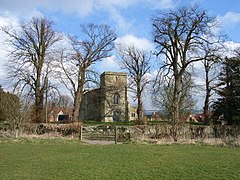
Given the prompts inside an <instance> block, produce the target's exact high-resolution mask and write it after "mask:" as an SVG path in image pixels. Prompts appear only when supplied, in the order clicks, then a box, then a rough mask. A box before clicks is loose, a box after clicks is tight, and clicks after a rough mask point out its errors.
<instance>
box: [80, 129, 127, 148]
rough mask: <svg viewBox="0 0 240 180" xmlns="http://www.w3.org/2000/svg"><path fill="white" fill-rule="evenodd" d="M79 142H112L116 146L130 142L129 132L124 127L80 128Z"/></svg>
mask: <svg viewBox="0 0 240 180" xmlns="http://www.w3.org/2000/svg"><path fill="white" fill-rule="evenodd" d="M81 140H83V141H84V140H90V141H93V140H94V141H113V142H115V144H117V143H118V142H126V141H130V131H129V130H128V129H127V128H126V127H124V126H107V125H99V126H82V127H81Z"/></svg>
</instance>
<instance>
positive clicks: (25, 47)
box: [1, 17, 60, 122]
mask: <svg viewBox="0 0 240 180" xmlns="http://www.w3.org/2000/svg"><path fill="white" fill-rule="evenodd" d="M1 30H2V31H3V32H5V33H6V34H7V35H9V37H10V39H9V40H8V41H7V42H8V44H9V45H10V46H11V48H10V54H9V63H8V65H9V76H10V77H11V78H13V79H14V81H13V82H14V87H15V88H20V90H21V92H26V94H27V95H30V96H32V97H33V98H34V119H33V121H34V122H42V120H43V119H42V112H43V102H44V93H45V91H46V89H47V84H48V83H47V81H48V76H49V73H50V72H51V61H52V58H51V57H52V52H54V51H53V45H54V44H55V43H57V42H58V41H59V40H60V37H59V36H58V34H57V33H56V32H55V31H54V30H53V23H52V21H50V20H48V19H46V18H42V17H33V18H32V19H31V20H29V21H26V22H23V23H21V24H20V26H19V27H18V28H16V29H13V28H11V27H3V28H1Z"/></svg>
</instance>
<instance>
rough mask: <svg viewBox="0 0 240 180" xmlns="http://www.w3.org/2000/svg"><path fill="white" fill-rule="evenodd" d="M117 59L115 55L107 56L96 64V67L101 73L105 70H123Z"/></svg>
mask: <svg viewBox="0 0 240 180" xmlns="http://www.w3.org/2000/svg"><path fill="white" fill-rule="evenodd" d="M115 59H116V57H115V56H110V57H108V58H105V59H103V60H102V61H101V62H99V63H97V64H96V65H95V68H96V69H97V70H98V71H99V72H100V73H102V72H103V71H121V68H120V66H119V65H118V63H117V61H116V60H115Z"/></svg>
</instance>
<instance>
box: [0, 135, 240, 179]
mask: <svg viewBox="0 0 240 180" xmlns="http://www.w3.org/2000/svg"><path fill="white" fill-rule="evenodd" d="M239 167H240V149H239V148H231V147H219V146H201V145H140V144H119V145H105V146H103V145H84V144H82V143H80V142H78V141H70V140H68V141H64V140H31V141H30V140H26V139H21V140H16V141H5V140H2V141H0V178H1V179H89V180H90V179H91V180H92V179H240V168H239Z"/></svg>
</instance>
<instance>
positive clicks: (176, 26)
mask: <svg viewBox="0 0 240 180" xmlns="http://www.w3.org/2000/svg"><path fill="white" fill-rule="evenodd" d="M152 25H153V39H154V42H155V44H156V55H160V54H163V55H164V56H165V57H166V60H165V61H164V62H163V65H162V66H161V68H160V71H164V72H166V73H165V76H172V77H173V81H174V82H173V100H172V105H171V106H172V108H171V109H172V125H173V129H174V131H175V127H174V124H176V123H177V122H178V121H179V108H180V107H179V102H180V96H181V93H182V91H181V89H182V88H181V86H182V82H181V80H182V76H183V75H184V73H185V72H186V70H187V68H188V67H189V66H190V65H191V64H192V63H194V62H197V61H200V60H202V59H203V57H202V56H199V55H200V53H198V51H199V46H201V44H202V43H206V42H209V40H210V39H207V38H205V37H206V36H205V35H209V34H212V31H211V28H212V27H214V26H216V20H215V18H213V17H210V16H208V15H207V13H206V11H205V10H201V9H200V8H199V7H198V6H197V5H194V6H186V7H181V8H178V9H176V10H172V9H171V10H168V11H161V12H159V13H158V14H157V15H156V16H155V17H153V18H152ZM209 43H210V42H209ZM159 74H162V73H159ZM174 134H175V133H174ZM174 139H175V140H176V137H174Z"/></svg>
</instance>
